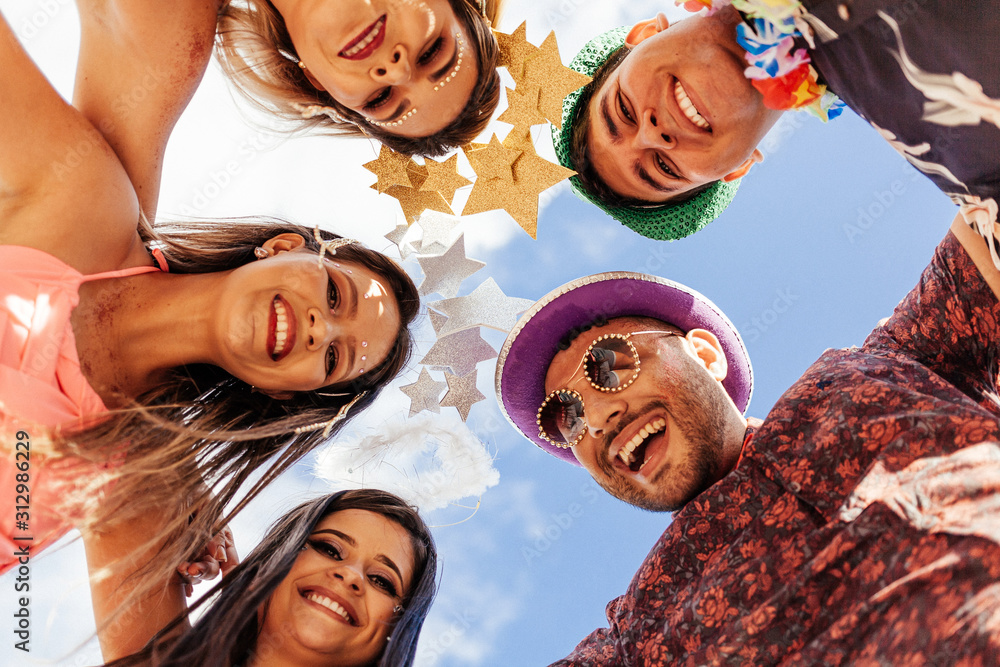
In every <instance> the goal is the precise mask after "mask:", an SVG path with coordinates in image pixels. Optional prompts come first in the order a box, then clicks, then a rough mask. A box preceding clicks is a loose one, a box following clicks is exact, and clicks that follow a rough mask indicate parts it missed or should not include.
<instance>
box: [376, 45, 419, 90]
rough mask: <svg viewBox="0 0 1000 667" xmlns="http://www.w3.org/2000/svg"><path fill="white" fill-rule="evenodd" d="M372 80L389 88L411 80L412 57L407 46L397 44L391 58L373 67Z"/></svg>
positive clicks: (390, 55)
mask: <svg viewBox="0 0 1000 667" xmlns="http://www.w3.org/2000/svg"><path fill="white" fill-rule="evenodd" d="M371 75H372V79H374V80H375V81H378V82H379V83H381V84H384V85H387V86H393V85H398V84H401V83H405V82H406V81H408V80H409V79H410V57H409V53H408V52H407V50H406V46H404V45H402V44H397V45H396V46H395V47H394V48H393V49H392V52H391V53H390V54H389V58H388V59H387V60H386V61H384V62H382V63H380V64H378V65H375V66H374V67H372V70H371Z"/></svg>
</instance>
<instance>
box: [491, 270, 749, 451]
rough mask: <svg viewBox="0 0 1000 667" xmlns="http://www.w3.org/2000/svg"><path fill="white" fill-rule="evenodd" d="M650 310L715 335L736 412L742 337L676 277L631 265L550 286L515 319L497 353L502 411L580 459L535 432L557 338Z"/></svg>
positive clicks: (742, 376)
mask: <svg viewBox="0 0 1000 667" xmlns="http://www.w3.org/2000/svg"><path fill="white" fill-rule="evenodd" d="M628 316H632V317H636V316H640V317H652V318H655V319H658V320H660V321H662V322H666V323H668V324H672V325H674V326H676V327H679V328H680V329H681V330H683V331H690V330H691V329H706V330H708V331H711V332H712V333H713V334H715V336H716V337H717V338H718V339H719V343H720V344H721V345H722V349H723V351H724V352H725V354H726V360H727V362H728V372H727V374H726V378H725V380H723V382H722V386H723V387H724V388H725V390H726V392H727V393H728V394H729V396H730V398H732V400H733V403H735V404H736V407H737V408H739V410H740V411H741V412H745V411H746V408H747V406H748V405H749V403H750V395H751V393H752V391H753V369H752V367H751V365H750V356H749V354H748V353H747V350H746V346H745V345H744V344H743V339H742V338H741V337H740V334H739V332H738V331H737V330H736V327H735V326H734V325H733V323H732V322H731V321H730V320H729V318H728V317H726V315H725V313H723V312H722V311H721V310H720V309H719V308H718V307H717V306H716V305H715V304H714V303H712V302H711V301H710V300H709V299H707V298H706V297H704V296H702V295H701V294H699V293H698V292H696V291H695V290H693V289H691V288H689V287H686V286H685V285H681V284H680V283H676V282H673V281H672V280H667V279H666V278H659V277H657V276H650V275H646V274H642V273H633V272H630V271H612V272H608V273H599V274H596V275H592V276H587V277H584V278H578V279H576V280H574V281H571V282H569V283H566V284H565V285H563V286H562V287H559V288H558V289H555V290H553V291H552V292H549V293H548V294H546V295H545V296H544V297H542V298H541V299H540V300H539V301H538V302H536V303H535V305H533V306H532V307H531V308H530V309H529V310H528V311H527V312H526V313H525V314H524V315H523V316H522V317H521V319H520V320H519V321H518V323H517V325H515V327H514V328H513V329H512V330H511V332H510V335H508V336H507V340H506V341H505V342H504V345H503V348H502V349H501V350H500V354H499V356H498V358H497V372H496V393H497V399H498V402H499V403H500V409H501V410H502V411H503V413H504V416H505V417H507V419H508V420H509V421H510V423H511V424H513V425H514V427H515V428H517V430H519V431H520V432H521V433H522V434H523V435H524V436H525V437H526V438H528V439H529V440H531V441H532V442H533V443H535V444H536V445H537V446H539V447H541V448H542V449H544V450H545V451H547V452H548V453H550V454H552V455H553V456H556V457H558V458H560V459H563V460H564V461H569V462H570V463H573V464H575V465H579V462H577V460H576V457H575V456H574V455H573V452H572V450H571V449H561V448H559V447H555V446H554V445H552V444H550V443H548V442H546V441H545V440H543V439H542V438H541V437H539V435H538V426H537V422H536V418H537V414H538V408H539V406H540V405H541V404H542V401H543V400H544V399H545V374H546V373H547V372H548V368H549V364H551V363H552V359H553V358H554V357H555V355H556V353H557V352H558V351H559V341H560V340H561V339H562V338H563V337H564V336H565V335H566V333H567V332H568V331H569V330H570V329H572V328H574V327H580V326H583V325H586V324H589V323H591V322H593V321H594V320H595V319H597V318H599V317H604V318H607V319H609V320H610V319H613V318H616V317H628Z"/></svg>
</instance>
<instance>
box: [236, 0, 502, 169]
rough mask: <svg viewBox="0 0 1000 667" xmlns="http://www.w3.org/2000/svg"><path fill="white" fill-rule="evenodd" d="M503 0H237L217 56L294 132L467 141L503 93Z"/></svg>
mask: <svg viewBox="0 0 1000 667" xmlns="http://www.w3.org/2000/svg"><path fill="white" fill-rule="evenodd" d="M501 4H502V0H419V2H413V1H412V0H309V1H305V2H303V1H302V0H228V1H227V2H225V3H224V5H223V7H222V10H221V11H220V13H219V26H218V32H219V37H218V58H219V62H220V63H221V64H222V68H223V71H225V72H226V74H227V75H228V76H229V78H230V79H231V80H232V82H233V84H234V85H235V86H236V89H237V90H239V91H240V92H241V93H242V94H243V95H244V96H245V97H246V98H247V99H248V100H250V101H251V102H252V103H254V104H255V105H256V106H258V107H260V108H262V109H264V110H266V111H267V112H269V113H271V114H273V115H275V116H277V117H279V118H281V119H283V120H284V121H286V122H288V123H289V124H290V127H291V128H293V129H298V130H301V129H316V130H325V131H328V132H332V133H336V134H344V135H348V136H350V135H354V136H371V137H374V138H376V139H378V140H379V141H380V142H382V143H383V144H385V145H386V146H389V147H390V148H392V149H393V150H395V151H398V152H401V153H405V154H407V155H423V156H435V155H441V154H443V153H446V152H447V151H448V150H450V149H453V148H457V147H459V146H462V145H465V144H467V143H469V142H470V141H472V140H473V139H475V138H476V136H478V135H479V134H480V133H481V132H482V131H483V130H484V129H485V128H486V126H487V124H488V123H489V121H490V118H491V116H492V114H493V111H494V109H496V106H497V103H498V102H499V100H500V77H499V76H498V74H497V71H496V67H497V62H498V58H499V49H498V47H497V41H496V38H495V37H494V36H493V33H492V31H491V30H490V26H491V25H494V24H495V23H496V21H497V18H498V15H499V13H500V6H501Z"/></svg>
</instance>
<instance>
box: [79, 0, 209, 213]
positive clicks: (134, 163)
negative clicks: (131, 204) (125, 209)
mask: <svg viewBox="0 0 1000 667" xmlns="http://www.w3.org/2000/svg"><path fill="white" fill-rule="evenodd" d="M77 4H78V6H79V8H80V23H81V40H80V59H79V62H78V64H77V71H76V86H75V90H74V94H73V105H74V106H75V107H76V108H77V109H79V111H80V112H81V113H82V114H83V116H84V117H85V118H87V119H88V120H89V121H90V122H91V123H92V124H93V125H94V127H96V128H98V129H99V130H100V131H101V133H102V134H103V135H104V138H105V140H106V141H107V142H108V144H109V145H110V146H111V148H112V149H113V150H114V152H115V153H116V154H117V156H118V158H119V160H121V163H122V165H123V166H124V167H125V171H126V172H127V173H128V176H129V178H130V179H131V182H132V185H133V186H134V188H135V191H136V193H137V194H138V197H139V205H140V206H141V207H142V210H143V212H144V213H145V214H146V216H147V217H148V218H149V219H150V220H152V219H153V218H154V217H155V211H156V201H157V197H158V195H159V190H160V174H161V171H162V168H163V154H164V151H165V150H166V146H167V139H168V138H169V137H170V133H171V131H172V130H173V128H174V125H175V124H176V123H177V119H178V118H179V117H180V115H181V113H182V112H183V111H184V108H185V107H186V106H187V104H188V102H190V100H191V97H192V96H193V95H194V92H195V89H196V88H197V87H198V84H199V83H200V82H201V79H202V76H203V75H204V73H205V68H206V67H207V65H208V61H209V58H210V57H211V53H212V43H213V40H214V37H215V20H216V14H217V13H218V9H219V5H220V4H221V0H170V1H169V2H163V1H151V0H77Z"/></svg>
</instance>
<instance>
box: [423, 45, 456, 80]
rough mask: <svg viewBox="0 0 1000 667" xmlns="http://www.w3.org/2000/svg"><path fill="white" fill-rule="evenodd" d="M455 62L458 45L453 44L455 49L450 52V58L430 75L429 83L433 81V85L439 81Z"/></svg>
mask: <svg viewBox="0 0 1000 667" xmlns="http://www.w3.org/2000/svg"><path fill="white" fill-rule="evenodd" d="M456 60H458V44H455V48H454V50H452V52H451V58H449V59H448V62H446V63H445V64H444V67H442V68H441V69H439V70H438V71H436V72H434V73H433V74H431V76H430V79H431V81H433V82H434V83H437V82H438V81H440V80H441V78H442V77H444V75H445V74H447V73H448V70H450V69H451V68H452V67H453V66H454V65H455V61H456Z"/></svg>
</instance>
